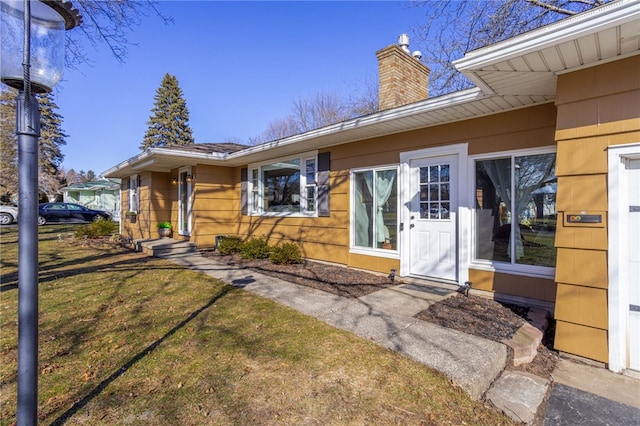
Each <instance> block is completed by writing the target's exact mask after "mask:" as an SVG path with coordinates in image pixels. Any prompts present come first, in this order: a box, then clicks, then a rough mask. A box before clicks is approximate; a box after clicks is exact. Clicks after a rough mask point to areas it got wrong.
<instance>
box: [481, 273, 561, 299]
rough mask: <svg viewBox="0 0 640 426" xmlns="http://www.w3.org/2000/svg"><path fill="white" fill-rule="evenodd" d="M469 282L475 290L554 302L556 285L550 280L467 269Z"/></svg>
mask: <svg viewBox="0 0 640 426" xmlns="http://www.w3.org/2000/svg"><path fill="white" fill-rule="evenodd" d="M469 281H471V283H472V286H473V288H474V289H476V290H484V291H490V292H492V293H499V294H508V295H511V296H518V297H524V298H528V299H534V300H541V301H544V302H551V303H553V301H554V300H555V296H556V283H555V282H554V281H553V280H551V279H545V278H535V277H527V276H520V275H511V274H505V273H500V272H493V271H482V270H478V269H469Z"/></svg>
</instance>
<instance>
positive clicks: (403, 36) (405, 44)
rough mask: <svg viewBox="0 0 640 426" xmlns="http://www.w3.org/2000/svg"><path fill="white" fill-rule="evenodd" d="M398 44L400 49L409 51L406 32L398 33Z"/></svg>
mask: <svg viewBox="0 0 640 426" xmlns="http://www.w3.org/2000/svg"><path fill="white" fill-rule="evenodd" d="M398 45H399V46H400V47H401V48H402V50H404V51H405V52H407V53H409V36H408V35H407V34H400V36H399V37H398Z"/></svg>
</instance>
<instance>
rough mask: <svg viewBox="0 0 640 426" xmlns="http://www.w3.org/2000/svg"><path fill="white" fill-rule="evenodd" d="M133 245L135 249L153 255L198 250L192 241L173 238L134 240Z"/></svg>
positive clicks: (166, 255)
mask: <svg viewBox="0 0 640 426" xmlns="http://www.w3.org/2000/svg"><path fill="white" fill-rule="evenodd" d="M134 245H135V248H136V250H137V251H141V252H143V253H144V254H147V255H149V256H153V257H174V256H184V255H189V254H193V253H197V252H198V249H197V247H196V245H195V244H194V243H192V242H190V241H181V240H174V239H173V238H156V239H152V240H137V241H135V242H134Z"/></svg>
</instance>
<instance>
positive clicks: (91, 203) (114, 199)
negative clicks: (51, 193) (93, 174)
mask: <svg viewBox="0 0 640 426" xmlns="http://www.w3.org/2000/svg"><path fill="white" fill-rule="evenodd" d="M61 191H62V196H63V201H64V202H65V203H76V204H81V205H83V206H86V207H89V208H90V209H95V210H104V211H107V212H109V213H111V215H112V218H113V220H116V221H119V220H120V179H101V180H97V181H93V182H84V183H74V184H73V185H69V186H67V187H64V188H62V189H61Z"/></svg>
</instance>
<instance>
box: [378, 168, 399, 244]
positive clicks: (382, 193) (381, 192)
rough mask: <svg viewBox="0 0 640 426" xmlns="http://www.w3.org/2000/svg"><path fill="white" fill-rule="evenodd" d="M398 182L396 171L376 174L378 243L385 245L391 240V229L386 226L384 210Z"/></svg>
mask: <svg viewBox="0 0 640 426" xmlns="http://www.w3.org/2000/svg"><path fill="white" fill-rule="evenodd" d="M395 180H396V172H395V170H386V171H382V172H377V173H376V207H377V208H378V212H377V214H376V241H377V242H378V243H384V242H385V241H386V240H388V239H389V229H387V227H386V226H385V224H384V215H383V208H384V205H385V204H386V203H387V200H389V196H391V192H393V184H394V182H395Z"/></svg>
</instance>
